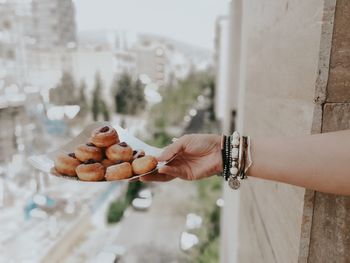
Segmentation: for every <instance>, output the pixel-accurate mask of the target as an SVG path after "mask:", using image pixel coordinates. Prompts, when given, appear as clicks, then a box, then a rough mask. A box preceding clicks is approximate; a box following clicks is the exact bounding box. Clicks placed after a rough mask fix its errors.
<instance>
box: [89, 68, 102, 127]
mask: <svg viewBox="0 0 350 263" xmlns="http://www.w3.org/2000/svg"><path fill="white" fill-rule="evenodd" d="M101 90H102V80H101V76H100V74H99V73H98V72H97V73H96V76H95V88H94V91H93V94H92V105H91V111H92V118H93V119H94V121H97V120H98V116H99V115H100V113H101Z"/></svg>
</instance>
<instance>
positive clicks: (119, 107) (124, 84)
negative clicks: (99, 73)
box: [113, 73, 132, 114]
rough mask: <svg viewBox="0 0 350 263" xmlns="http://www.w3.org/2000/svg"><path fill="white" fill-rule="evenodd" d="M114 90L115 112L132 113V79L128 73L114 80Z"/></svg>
mask: <svg viewBox="0 0 350 263" xmlns="http://www.w3.org/2000/svg"><path fill="white" fill-rule="evenodd" d="M113 89H114V90H116V94H115V110H116V112H117V113H121V114H128V113H130V108H131V107H130V99H131V97H132V91H131V89H132V79H131V76H130V75H129V74H127V73H123V74H122V75H121V76H120V78H119V79H118V78H116V79H115V80H114V86H113Z"/></svg>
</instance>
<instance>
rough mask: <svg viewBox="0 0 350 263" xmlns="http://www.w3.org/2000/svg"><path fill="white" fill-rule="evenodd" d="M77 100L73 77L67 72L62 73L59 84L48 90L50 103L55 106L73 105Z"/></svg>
mask: <svg viewBox="0 0 350 263" xmlns="http://www.w3.org/2000/svg"><path fill="white" fill-rule="evenodd" d="M77 100H78V99H77V92H76V87H75V83H74V79H73V76H72V75H71V74H70V73H69V72H63V73H62V77H61V80H60V82H59V83H58V84H57V85H56V87H55V88H54V89H51V90H50V101H51V102H52V103H54V104H56V105H74V104H77Z"/></svg>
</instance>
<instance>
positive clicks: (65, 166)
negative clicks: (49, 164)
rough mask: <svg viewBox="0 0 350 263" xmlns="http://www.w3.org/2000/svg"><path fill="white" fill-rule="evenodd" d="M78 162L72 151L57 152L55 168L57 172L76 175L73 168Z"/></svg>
mask: <svg viewBox="0 0 350 263" xmlns="http://www.w3.org/2000/svg"><path fill="white" fill-rule="evenodd" d="M80 164H81V163H80V162H79V160H78V159H77V158H76V157H75V154H74V153H70V154H59V155H58V156H57V157H56V159H55V168H56V170H57V172H59V173H60V174H64V175H68V176H76V175H77V173H76V172H75V169H76V168H77V166H78V165H80Z"/></svg>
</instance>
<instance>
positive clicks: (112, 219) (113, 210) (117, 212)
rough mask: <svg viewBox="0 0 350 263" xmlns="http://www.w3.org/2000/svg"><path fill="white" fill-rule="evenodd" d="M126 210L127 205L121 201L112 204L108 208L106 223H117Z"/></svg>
mask: <svg viewBox="0 0 350 263" xmlns="http://www.w3.org/2000/svg"><path fill="white" fill-rule="evenodd" d="M126 208H127V203H126V202H125V200H123V199H121V200H117V201H114V202H112V203H111V204H110V206H109V208H108V212H107V222H108V223H110V224H111V223H117V222H119V221H120V220H121V219H122V217H123V215H124V211H125V209H126Z"/></svg>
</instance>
